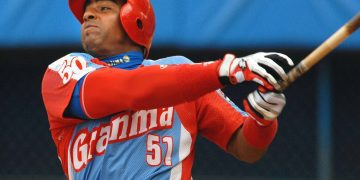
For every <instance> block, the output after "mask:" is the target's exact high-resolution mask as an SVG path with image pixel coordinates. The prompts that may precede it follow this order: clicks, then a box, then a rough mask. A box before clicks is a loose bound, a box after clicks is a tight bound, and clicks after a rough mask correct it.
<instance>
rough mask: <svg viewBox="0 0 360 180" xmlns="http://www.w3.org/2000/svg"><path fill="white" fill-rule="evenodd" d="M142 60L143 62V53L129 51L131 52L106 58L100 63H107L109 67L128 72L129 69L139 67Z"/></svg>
mask: <svg viewBox="0 0 360 180" xmlns="http://www.w3.org/2000/svg"><path fill="white" fill-rule="evenodd" d="M143 60H144V55H143V53H141V52H139V51H131V52H126V53H122V54H118V55H115V56H110V57H107V58H105V59H103V60H102V61H103V62H105V63H107V64H108V65H110V66H111V67H115V68H121V69H129V70H130V69H135V68H137V67H138V66H139V65H141V63H142V62H143Z"/></svg>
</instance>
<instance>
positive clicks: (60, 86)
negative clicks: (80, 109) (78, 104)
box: [41, 53, 105, 118]
mask: <svg viewBox="0 0 360 180" xmlns="http://www.w3.org/2000/svg"><path fill="white" fill-rule="evenodd" d="M93 59H94V58H93V57H92V56H91V55H89V54H85V53H70V54H68V55H66V56H64V57H62V58H60V59H58V60H56V61H54V62H53V63H51V64H50V65H49V66H48V68H47V70H46V72H45V74H44V76H43V79H42V85H41V94H42V97H43V101H44V104H45V108H46V110H47V112H48V114H49V115H51V116H52V117H57V118H61V117H62V115H63V113H64V110H65V108H66V107H67V106H68V103H69V101H70V99H71V96H72V94H73V91H74V89H75V86H76V84H77V83H78V82H79V80H80V79H81V78H82V77H85V75H86V74H88V73H90V72H92V71H95V70H96V69H99V68H102V67H105V66H102V65H98V64H96V63H94V62H92V60H93Z"/></svg>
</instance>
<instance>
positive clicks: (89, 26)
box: [84, 24, 99, 30]
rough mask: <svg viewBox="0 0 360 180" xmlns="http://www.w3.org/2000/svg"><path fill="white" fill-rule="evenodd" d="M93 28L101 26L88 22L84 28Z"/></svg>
mask: <svg viewBox="0 0 360 180" xmlns="http://www.w3.org/2000/svg"><path fill="white" fill-rule="evenodd" d="M93 28H99V27H98V26H96V25H93V24H88V25H85V28H84V30H87V29H93Z"/></svg>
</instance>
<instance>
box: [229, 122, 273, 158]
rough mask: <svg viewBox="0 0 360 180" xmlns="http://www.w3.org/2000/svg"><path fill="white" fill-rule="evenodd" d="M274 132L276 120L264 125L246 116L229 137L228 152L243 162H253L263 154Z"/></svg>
mask: <svg viewBox="0 0 360 180" xmlns="http://www.w3.org/2000/svg"><path fill="white" fill-rule="evenodd" d="M276 132H277V120H275V121H274V122H273V123H272V124H271V125H269V126H265V127H264V126H259V125H258V124H257V123H256V122H255V121H254V120H253V119H251V118H248V119H247V120H246V121H245V122H244V125H243V126H242V128H241V129H239V130H238V131H237V132H236V133H235V134H234V135H233V137H232V138H231V140H230V142H229V144H228V152H229V153H230V154H232V155H233V156H235V157H236V158H238V159H240V160H242V161H244V162H247V163H254V162H256V161H257V160H259V159H260V158H261V157H262V156H263V155H264V154H265V152H266V151H267V148H268V146H269V145H270V144H271V143H272V141H273V139H274V137H275V135H276Z"/></svg>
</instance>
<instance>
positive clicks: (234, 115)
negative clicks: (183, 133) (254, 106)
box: [196, 91, 247, 151]
mask: <svg viewBox="0 0 360 180" xmlns="http://www.w3.org/2000/svg"><path fill="white" fill-rule="evenodd" d="M196 108H197V119H198V129H199V133H200V134H201V135H202V136H204V137H205V138H206V139H208V140H210V141H212V142H213V143H215V144H217V145H218V146H219V147H220V148H222V149H223V150H225V151H227V144H228V142H229V140H230V138H231V136H232V135H233V134H234V133H235V132H236V130H238V129H239V127H240V126H241V125H242V124H243V123H244V120H245V119H246V117H247V116H245V115H242V114H241V112H239V111H238V110H237V109H236V108H235V107H233V106H232V105H231V103H230V102H228V101H227V100H226V99H225V97H222V96H220V95H219V93H218V92H216V91H214V92H211V93H209V94H206V95H205V96H202V97H201V98H199V99H198V100H197V101H196Z"/></svg>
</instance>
